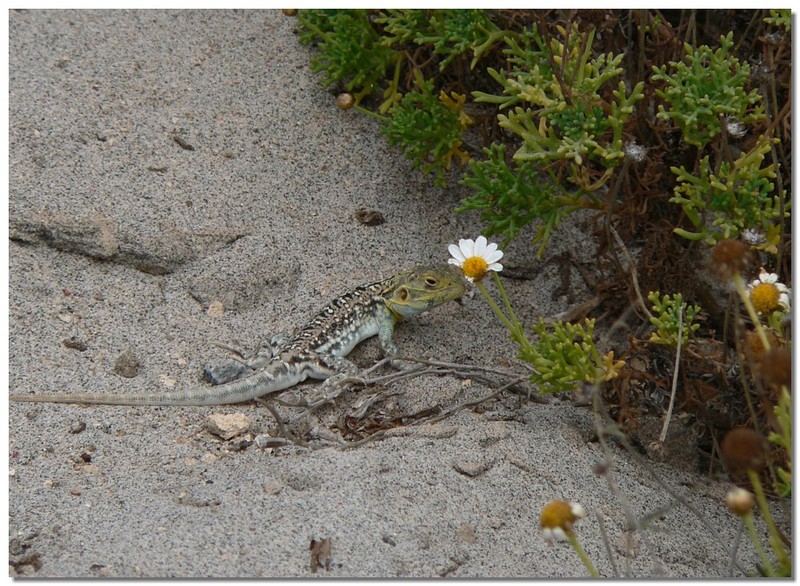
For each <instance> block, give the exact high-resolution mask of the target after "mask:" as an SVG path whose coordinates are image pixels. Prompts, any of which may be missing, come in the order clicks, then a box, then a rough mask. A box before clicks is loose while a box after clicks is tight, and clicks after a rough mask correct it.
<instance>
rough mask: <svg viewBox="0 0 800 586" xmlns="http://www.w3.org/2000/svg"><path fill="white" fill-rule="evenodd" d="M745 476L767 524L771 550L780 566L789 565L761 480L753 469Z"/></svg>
mask: <svg viewBox="0 0 800 586" xmlns="http://www.w3.org/2000/svg"><path fill="white" fill-rule="evenodd" d="M747 477H748V478H749V479H750V482H751V484H752V485H753V493H755V495H756V502H757V503H758V508H759V509H760V510H761V514H762V515H763V516H764V522H765V523H766V524H767V529H769V544H770V546H771V547H772V550H773V551H774V552H775V556H776V557H777V558H778V562H780V564H781V566H782V567H791V561H790V560H789V556H788V555H787V554H786V550H785V549H784V548H783V542H782V541H781V536H780V533H779V532H778V528H777V527H776V526H775V520H774V519H773V518H772V513H770V510H769V503H767V498H766V497H765V496H764V488H763V487H762V486H761V480H760V479H759V477H758V472H756V471H755V470H748V471H747Z"/></svg>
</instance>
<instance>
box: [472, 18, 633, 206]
mask: <svg viewBox="0 0 800 586" xmlns="http://www.w3.org/2000/svg"><path fill="white" fill-rule="evenodd" d="M559 31H560V33H561V35H562V36H563V39H564V40H563V42H562V41H560V40H558V39H556V38H553V39H551V40H550V44H549V46H548V45H547V44H546V43H545V42H544V40H543V39H542V37H541V35H540V34H539V33H538V32H537V31H535V30H533V31H529V30H525V31H524V32H523V33H522V34H521V35H516V36H508V37H505V38H504V41H505V43H506V44H507V49H506V50H505V51H504V53H506V55H508V61H509V63H510V64H511V68H510V70H509V71H507V72H498V71H496V70H495V69H492V68H489V69H488V70H487V71H488V73H489V75H491V76H492V78H494V80H495V81H497V82H498V83H499V84H500V85H501V86H502V87H503V93H502V95H493V94H488V93H486V92H480V91H475V92H473V94H472V95H473V96H474V97H475V101H476V102H483V103H491V104H496V105H497V106H498V107H499V108H500V109H501V110H502V109H505V108H508V109H509V111H508V113H507V114H498V121H499V123H500V126H501V127H503V128H506V129H508V130H510V131H511V132H513V133H514V134H516V135H518V136H519V137H520V138H521V139H522V141H523V144H522V146H521V147H520V148H519V149H518V150H517V152H516V153H515V154H514V159H515V160H519V161H541V162H547V161H567V162H570V163H572V167H571V176H570V179H571V180H572V181H573V182H574V183H576V184H577V185H579V186H580V187H582V188H584V189H586V190H590V191H593V190H596V189H599V188H600V187H602V186H603V185H604V184H605V183H606V182H607V181H608V179H610V177H611V170H612V169H613V168H614V167H615V166H617V165H618V163H619V162H620V161H621V160H622V159H623V157H624V152H623V141H622V128H623V125H624V124H625V122H626V121H627V119H628V117H629V116H630V115H631V114H632V113H633V111H634V104H635V103H636V102H637V101H639V100H640V99H642V97H643V95H644V94H643V90H644V84H643V83H641V82H640V83H638V84H637V85H636V86H635V87H634V89H633V91H632V92H631V94H630V95H628V94H627V87H626V85H625V82H624V81H620V82H619V85H618V86H617V88H616V89H614V90H612V92H611V93H612V96H613V98H614V99H613V101H612V102H611V103H608V102H606V100H605V99H604V98H603V96H602V93H603V91H604V90H606V89H607V87H606V86H607V84H608V83H609V82H610V81H611V80H612V79H614V78H615V77H618V76H619V75H620V74H621V73H622V68H621V67H620V63H621V62H622V58H623V55H616V56H615V55H613V54H612V53H608V54H606V55H597V56H592V42H593V40H594V31H591V32H589V33H580V32H579V30H578V28H577V24H574V25H573V28H572V29H571V30H570V31H569V33H568V32H567V31H566V29H564V28H563V27H559ZM589 160H591V161H595V162H597V163H599V164H600V166H601V167H602V168H604V169H606V172H605V173H603V175H602V176H601V178H600V179H599V180H597V181H589V180H588V179H587V174H586V173H585V172H582V171H581V169H580V167H581V166H583V165H584V164H588V162H589Z"/></svg>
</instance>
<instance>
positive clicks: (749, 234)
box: [742, 228, 767, 246]
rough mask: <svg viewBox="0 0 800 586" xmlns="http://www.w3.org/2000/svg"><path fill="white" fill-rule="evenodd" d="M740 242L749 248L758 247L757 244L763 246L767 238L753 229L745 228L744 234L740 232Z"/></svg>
mask: <svg viewBox="0 0 800 586" xmlns="http://www.w3.org/2000/svg"><path fill="white" fill-rule="evenodd" d="M742 240H744V241H745V242H746V243H747V244H750V245H751V246H758V245H759V244H764V243H765V242H766V241H767V236H766V234H764V232H763V231H761V230H757V229H755V228H745V230H744V232H742Z"/></svg>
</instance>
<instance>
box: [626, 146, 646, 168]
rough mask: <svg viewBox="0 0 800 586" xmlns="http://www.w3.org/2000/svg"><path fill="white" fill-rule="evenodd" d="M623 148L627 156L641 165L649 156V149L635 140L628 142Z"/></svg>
mask: <svg viewBox="0 0 800 586" xmlns="http://www.w3.org/2000/svg"><path fill="white" fill-rule="evenodd" d="M623 148H624V150H625V156H626V157H628V158H629V159H630V160H631V161H633V162H634V163H641V162H642V161H644V159H645V157H646V156H647V149H646V148H644V147H643V146H642V145H640V144H639V143H638V142H636V141H635V140H631V141H628V142H626V143H625V146H624V147H623Z"/></svg>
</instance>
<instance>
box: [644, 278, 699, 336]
mask: <svg viewBox="0 0 800 586" xmlns="http://www.w3.org/2000/svg"><path fill="white" fill-rule="evenodd" d="M647 300H648V301H650V303H652V304H653V314H654V315H653V317H651V318H650V323H651V324H653V325H654V326H655V327H656V331H655V332H653V333H652V334H650V342H651V343H653V344H664V345H667V346H677V345H678V330H679V329H680V328H679V322H680V321H681V319H682V321H683V335H682V336H681V345H682V346H684V347H685V346H686V344H688V343H689V336H690V335H691V334H693V333H694V332H696V331H697V329H698V328H699V327H700V324H696V323H693V322H694V318H695V317H697V314H698V313H700V306H699V305H689V304H687V303H684V301H683V295H681V294H680V293H676V294H675V296H674V297H670V296H669V295H664V296H663V297H662V296H661V293H659V292H658V291H651V292H650V293H649V294H648V295H647ZM681 315H683V317H682V318H681V317H680V316H681Z"/></svg>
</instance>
